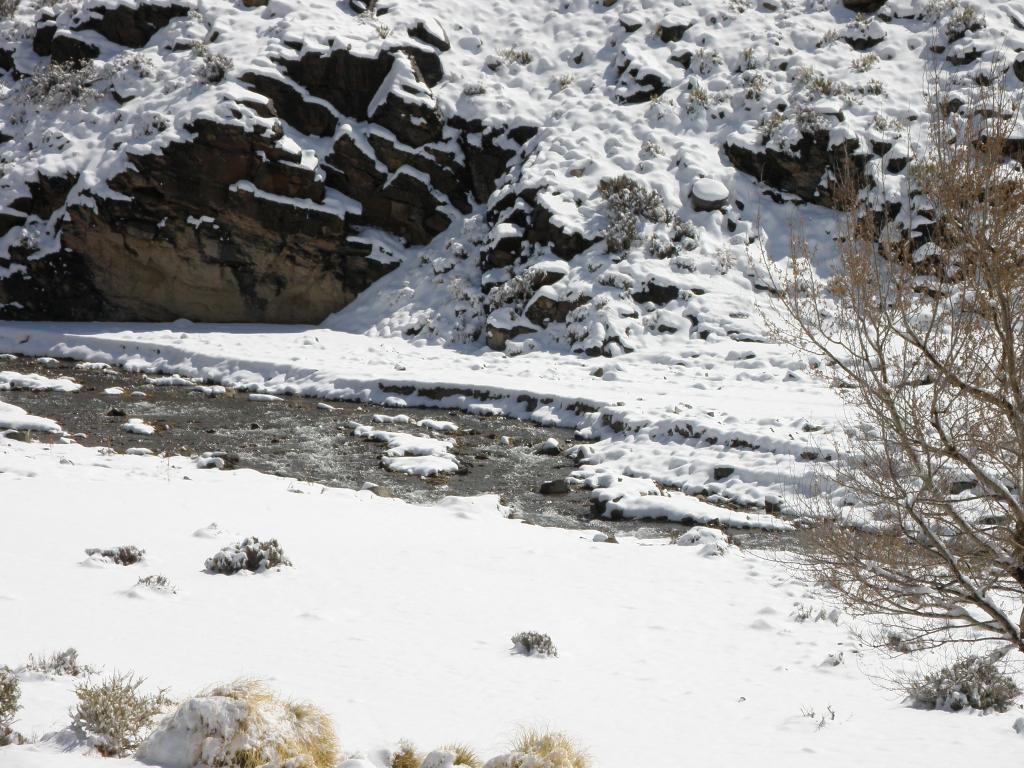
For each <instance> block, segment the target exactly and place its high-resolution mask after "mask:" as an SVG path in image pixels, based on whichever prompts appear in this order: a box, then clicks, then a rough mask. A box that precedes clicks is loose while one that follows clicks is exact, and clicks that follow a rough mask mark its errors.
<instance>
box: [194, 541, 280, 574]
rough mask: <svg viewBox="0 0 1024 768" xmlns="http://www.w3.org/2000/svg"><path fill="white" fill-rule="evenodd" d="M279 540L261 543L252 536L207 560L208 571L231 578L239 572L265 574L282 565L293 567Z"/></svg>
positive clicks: (225, 548)
mask: <svg viewBox="0 0 1024 768" xmlns="http://www.w3.org/2000/svg"><path fill="white" fill-rule="evenodd" d="M291 564H292V561H291V560H289V559H288V558H287V557H285V554H284V550H283V549H282V548H281V545H280V544H279V543H278V541H277V539H267V540H266V541H260V540H259V539H258V538H256V537H255V536H250V537H249V538H247V539H244V540H242V541H240V542H238V543H237V544H231V545H229V546H227V547H224V548H223V549H221V550H220V552H218V553H217V554H215V555H214V556H213V557H210V558H207V560H206V570H207V571H209V572H210V573H222V574H226V575H228V576H230V575H231V574H233V573H238V572H239V571H251V572H252V573H263V572H264V571H266V570H269V569H271V568H277V567H278V566H281V565H291Z"/></svg>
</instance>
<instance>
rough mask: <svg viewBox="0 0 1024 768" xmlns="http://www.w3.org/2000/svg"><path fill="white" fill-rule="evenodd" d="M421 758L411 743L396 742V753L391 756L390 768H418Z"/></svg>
mask: <svg viewBox="0 0 1024 768" xmlns="http://www.w3.org/2000/svg"><path fill="white" fill-rule="evenodd" d="M422 762H423V756H422V755H421V754H419V753H418V752H417V751H416V745H414V744H413V743H412V742H411V741H400V742H398V751H397V752H394V753H393V754H392V755H391V768H420V764H421V763H422Z"/></svg>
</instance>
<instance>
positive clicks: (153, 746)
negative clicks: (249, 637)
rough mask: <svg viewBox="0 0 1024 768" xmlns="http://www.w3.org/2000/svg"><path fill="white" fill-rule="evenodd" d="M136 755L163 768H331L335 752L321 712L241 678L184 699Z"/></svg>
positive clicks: (326, 719) (335, 741)
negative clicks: (288, 767) (270, 767)
mask: <svg viewBox="0 0 1024 768" xmlns="http://www.w3.org/2000/svg"><path fill="white" fill-rule="evenodd" d="M136 758H137V759H139V760H141V761H143V762H145V763H150V764H152V765H160V766H163V768H195V767H197V766H200V765H201V766H218V767H219V768H250V767H252V766H262V765H266V764H272V765H278V766H281V765H292V766H295V767H296V768H299V767H300V766H301V767H302V768H334V767H335V765H336V764H337V762H338V758H339V752H338V739H337V736H336V735H335V733H334V726H333V725H332V724H331V720H330V718H329V717H328V716H327V715H326V714H325V713H324V712H323V711H321V710H320V709H318V708H316V707H314V706H312V705H310V704H305V703H299V702H293V701H287V700H285V699H282V698H281V697H279V696H277V695H276V694H275V693H273V692H272V691H270V690H268V689H267V688H266V687H265V686H264V685H263V684H262V683H259V682H257V681H253V680H240V681H236V682H234V683H230V684H228V685H221V686H217V687H215V688H212V689H210V690H208V691H204V692H203V693H200V694H199V695H197V696H193V697H191V698H188V699H186V700H185V701H183V702H182V703H181V704H180V705H179V706H178V708H177V709H176V710H175V711H174V713H173V714H172V715H171V716H170V717H168V718H166V719H165V720H164V721H163V722H162V723H161V724H160V726H159V727H158V728H157V729H156V730H155V731H154V732H153V733H152V735H150V737H149V738H148V739H146V741H145V742H144V743H143V744H142V746H141V747H140V748H139V750H138V752H137V753H136Z"/></svg>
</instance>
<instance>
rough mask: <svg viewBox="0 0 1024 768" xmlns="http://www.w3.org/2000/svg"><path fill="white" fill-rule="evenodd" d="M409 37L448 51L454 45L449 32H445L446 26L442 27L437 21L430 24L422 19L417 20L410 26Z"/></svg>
mask: <svg viewBox="0 0 1024 768" xmlns="http://www.w3.org/2000/svg"><path fill="white" fill-rule="evenodd" d="M435 28H436V32H435ZM438 33H439V34H438ZM409 37H411V38H413V39H414V40H419V41H420V42H422V43H426V44H427V45H429V46H432V47H434V48H437V50H439V51H447V50H450V49H451V47H452V44H451V43H450V42H449V40H448V33H447V32H445V31H444V28H442V27H441V25H440V24H439V23H438V22H436V21H435V22H434V23H433V24H428V23H427V22H426V21H422V20H421V21H417V22H416V23H415V24H413V25H412V26H411V27H409Z"/></svg>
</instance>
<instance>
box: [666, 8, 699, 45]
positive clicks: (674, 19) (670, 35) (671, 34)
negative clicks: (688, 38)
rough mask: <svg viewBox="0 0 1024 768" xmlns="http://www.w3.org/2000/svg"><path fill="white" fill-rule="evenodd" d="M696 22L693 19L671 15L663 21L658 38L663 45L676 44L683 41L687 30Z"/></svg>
mask: <svg viewBox="0 0 1024 768" xmlns="http://www.w3.org/2000/svg"><path fill="white" fill-rule="evenodd" d="M695 23H696V21H695V20H694V19H691V18H682V17H680V16H673V15H669V16H666V17H665V18H664V19H662V22H661V23H660V24H659V25H658V37H659V38H661V42H663V43H676V42H679V41H680V40H682V39H683V35H685V34H686V30H688V29H689V28H690V27H692V26H693V25H694V24H695Z"/></svg>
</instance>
